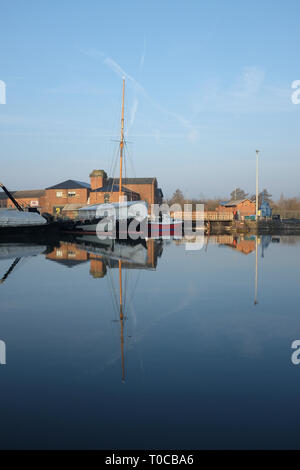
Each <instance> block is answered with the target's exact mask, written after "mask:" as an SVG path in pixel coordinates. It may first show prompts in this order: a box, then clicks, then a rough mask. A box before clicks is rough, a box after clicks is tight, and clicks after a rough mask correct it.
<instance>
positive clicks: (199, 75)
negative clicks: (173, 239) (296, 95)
mask: <svg viewBox="0 0 300 470" xmlns="http://www.w3.org/2000/svg"><path fill="white" fill-rule="evenodd" d="M299 43H300V3H299V1H298V0H287V1H285V2H283V1H276V0H275V1H274V0H273V1H268V0H262V1H251V2H250V1H247V2H246V1H244V2H241V1H238V0H236V1H233V0H226V1H221V0H219V1H217V0H213V1H209V2H208V1H207V2H204V1H201V0H186V1H178V0H172V1H171V0H165V1H156V0H153V1H151V2H149V1H148V2H146V1H142V0H140V1H130V0H128V1H127V2H124V1H116V0H112V1H110V2H107V1H100V0H98V1H96V0H86V1H81V0H75V1H69V0H60V1H58V0H52V1H46V0H45V1H35V0H28V1H27V2H24V1H23V0H20V1H16V0H12V1H10V2H2V3H1V18H0V80H3V81H5V83H6V91H7V95H6V104H5V105H3V104H0V151H1V163H2V164H1V178H0V179H1V180H2V182H3V183H4V184H6V185H7V186H8V187H9V188H11V189H21V188H23V189H31V188H42V187H46V186H49V185H52V184H55V183H57V182H59V181H62V180H64V179H68V178H74V179H78V180H83V181H88V175H89V173H90V171H91V170H93V169H94V168H101V169H102V168H103V169H105V170H106V171H109V169H110V167H111V164H112V161H113V159H114V157H115V155H116V145H117V144H116V143H115V142H114V141H113V139H116V138H117V137H118V135H119V118H120V105H121V88H122V75H124V74H125V76H126V128H127V134H128V141H129V143H128V161H127V174H128V176H156V177H157V178H158V181H159V184H160V186H161V187H162V189H163V191H164V193H165V195H170V194H171V193H172V192H173V190H175V189H176V188H177V187H179V188H181V189H182V190H183V191H184V193H185V194H186V195H187V197H199V196H203V195H204V196H207V197H213V196H227V195H228V194H229V193H230V191H232V189H233V188H234V187H235V186H240V187H243V188H244V189H245V190H247V191H249V192H250V193H254V191H255V150H256V149H257V148H258V149H260V151H261V175H260V176H261V184H262V186H264V187H267V188H268V189H269V191H270V192H271V193H272V194H273V195H274V196H275V197H279V196H280V193H281V192H284V194H285V195H287V196H292V195H300V189H299V172H300V161H299V146H300V137H299V136H300V132H299V128H300V105H295V104H292V101H291V95H292V91H293V90H292V89H291V84H292V82H293V81H294V80H299V79H300V65H299V63H300V62H299Z"/></svg>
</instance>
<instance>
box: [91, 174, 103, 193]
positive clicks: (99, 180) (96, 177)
mask: <svg viewBox="0 0 300 470" xmlns="http://www.w3.org/2000/svg"><path fill="white" fill-rule="evenodd" d="M90 180H91V190H92V191H93V190H95V189H98V188H102V187H103V186H104V185H105V183H106V180H107V174H106V173H105V171H104V170H94V171H92V173H91V174H90Z"/></svg>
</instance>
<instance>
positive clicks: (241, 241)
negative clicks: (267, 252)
mask: <svg viewBox="0 0 300 470" xmlns="http://www.w3.org/2000/svg"><path fill="white" fill-rule="evenodd" d="M226 245H227V246H230V247H231V248H234V249H236V250H237V251H239V252H240V253H243V254H244V255H249V254H250V253H252V251H254V250H255V239H253V238H247V237H245V238H243V237H241V238H234V239H233V241H232V243H226Z"/></svg>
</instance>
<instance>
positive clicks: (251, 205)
mask: <svg viewBox="0 0 300 470" xmlns="http://www.w3.org/2000/svg"><path fill="white" fill-rule="evenodd" d="M216 210H217V211H218V212H232V213H237V214H238V215H239V216H240V218H243V217H245V216H249V215H254V214H255V202H253V201H251V199H240V200H237V201H227V202H222V203H221V204H220V205H219V206H218V207H217V209H216Z"/></svg>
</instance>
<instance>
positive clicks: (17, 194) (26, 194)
mask: <svg viewBox="0 0 300 470" xmlns="http://www.w3.org/2000/svg"><path fill="white" fill-rule="evenodd" d="M12 195H13V196H14V198H15V199H22V198H31V197H43V196H45V190H44V189H29V190H28V191H26V190H25V191H13V192H12Z"/></svg>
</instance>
